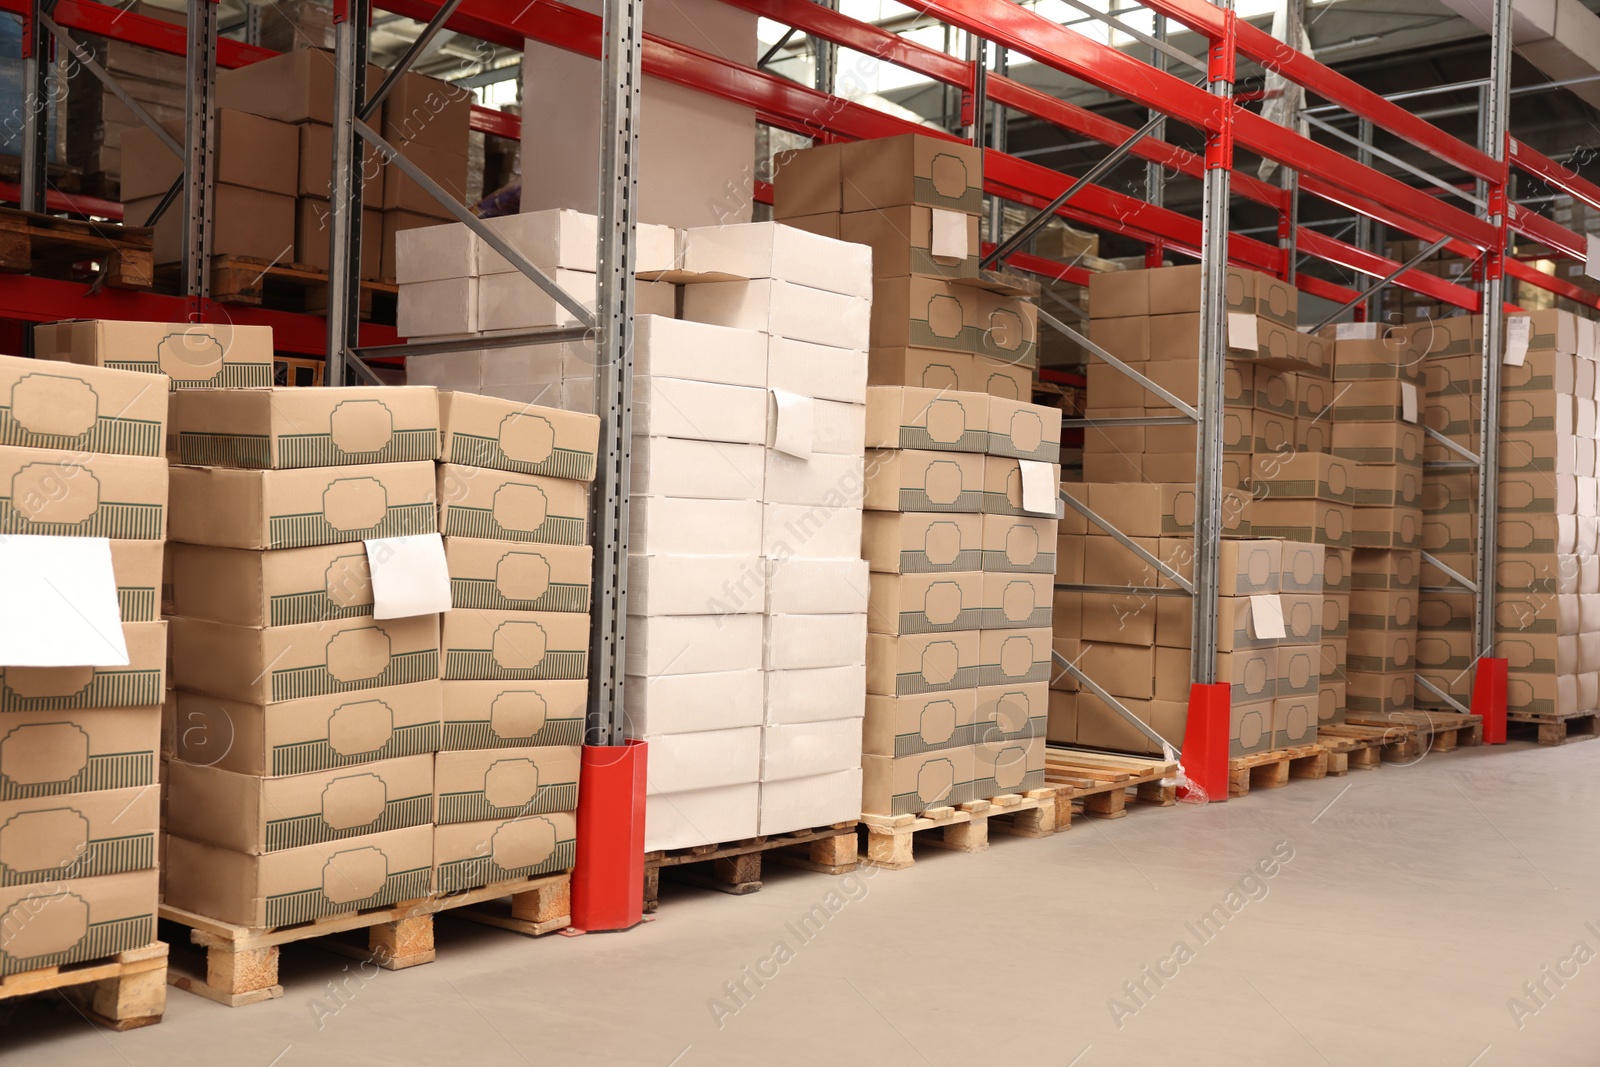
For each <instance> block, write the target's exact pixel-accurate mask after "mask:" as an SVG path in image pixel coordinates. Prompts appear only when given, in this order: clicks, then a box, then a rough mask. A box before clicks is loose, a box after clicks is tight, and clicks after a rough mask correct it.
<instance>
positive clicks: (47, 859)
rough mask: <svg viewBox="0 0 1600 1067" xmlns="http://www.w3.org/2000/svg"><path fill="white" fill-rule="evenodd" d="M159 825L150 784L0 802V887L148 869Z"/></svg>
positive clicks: (158, 802) (157, 798)
mask: <svg viewBox="0 0 1600 1067" xmlns="http://www.w3.org/2000/svg"><path fill="white" fill-rule="evenodd" d="M160 829H161V798H160V796H159V794H158V792H157V791H156V790H154V789H148V788H146V789H103V790H98V791H96V792H92V793H73V794H70V795H68V796H61V797H55V796H42V797H32V798H27V799H18V800H10V801H4V802H0V887H8V886H17V885H34V884H38V883H41V882H43V883H59V882H60V881H61V880H63V879H68V878H99V877H104V876H107V875H113V874H122V873H124V872H126V871H144V870H150V869H151V868H153V867H155V865H156V838H157V836H158V834H159V833H160ZM50 888H52V889H54V888H55V886H54V885H51V886H50Z"/></svg>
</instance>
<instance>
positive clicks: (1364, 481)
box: [1345, 423, 1422, 507]
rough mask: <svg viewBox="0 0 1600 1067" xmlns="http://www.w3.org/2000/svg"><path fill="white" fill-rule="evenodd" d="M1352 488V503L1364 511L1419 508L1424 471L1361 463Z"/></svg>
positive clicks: (1353, 477)
mask: <svg viewBox="0 0 1600 1067" xmlns="http://www.w3.org/2000/svg"><path fill="white" fill-rule="evenodd" d="M1345 425H1347V426H1349V425H1352V424H1351V423H1346V424H1345ZM1350 484H1351V488H1352V497H1353V499H1352V500H1351V503H1354V504H1356V505H1359V506H1362V507H1374V506H1376V507H1396V506H1399V507H1419V506H1420V504H1421V501H1422V471H1421V469H1420V468H1417V467H1398V466H1393V465H1385V464H1382V463H1358V464H1356V466H1355V468H1354V469H1353V470H1352V471H1351V478H1350Z"/></svg>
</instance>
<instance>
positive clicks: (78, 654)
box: [0, 535, 128, 667]
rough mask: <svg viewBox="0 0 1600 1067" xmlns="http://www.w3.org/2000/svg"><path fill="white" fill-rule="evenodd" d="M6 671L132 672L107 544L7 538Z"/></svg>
mask: <svg viewBox="0 0 1600 1067" xmlns="http://www.w3.org/2000/svg"><path fill="white" fill-rule="evenodd" d="M0 664H3V665H5V666H7V667H125V666H127V664H128V646H127V643H126V642H125V641H124V640H123V637H122V612H121V609H120V608H119V607H118V605H117V579H116V577H115V576H114V575H113V574H112V573H111V542H110V541H108V540H106V539H105V538H104V537H34V536H26V535H15V536H11V537H0Z"/></svg>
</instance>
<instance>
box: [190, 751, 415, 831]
mask: <svg viewBox="0 0 1600 1067" xmlns="http://www.w3.org/2000/svg"><path fill="white" fill-rule="evenodd" d="M433 761H434V757H433V754H432V753H426V752H425V753H422V754H420V755H415V756H404V757H401V758H399V759H390V760H379V761H377V762H373V763H366V764H363V765H361V766H360V767H350V768H338V769H336V770H330V771H317V772H312V773H308V774H297V775H292V776H289V777H283V778H258V777H256V776H254V775H248V774H237V773H235V772H233V771H224V770H219V769H217V768H216V767H202V766H196V765H194V764H190V763H184V762H182V761H181V760H172V761H169V762H168V764H167V767H166V776H167V777H166V782H165V790H166V792H165V797H164V799H165V801H166V804H165V811H166V826H167V831H168V832H169V833H173V834H177V835H178V836H180V837H183V838H186V839H187V840H190V841H195V842H199V843H202V844H208V845H216V846H217V847H219V848H226V849H231V850H233V851H235V852H245V853H249V854H251V855H260V854H262V853H267V852H281V851H283V850H285V849H293V848H300V847H303V846H307V845H315V844H322V843H327V842H331V841H341V840H344V839H346V838H350V837H355V836H358V835H362V834H374V833H380V832H382V831H385V830H399V829H403V828H405V827H408V826H423V825H427V824H429V823H432V822H433V813H434V805H433V797H434V768H433Z"/></svg>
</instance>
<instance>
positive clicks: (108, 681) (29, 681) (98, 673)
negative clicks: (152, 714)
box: [0, 622, 167, 747]
mask: <svg viewBox="0 0 1600 1067" xmlns="http://www.w3.org/2000/svg"><path fill="white" fill-rule="evenodd" d="M122 635H123V639H124V641H125V642H126V643H127V648H128V664H127V666H122V667H0V712H7V711H45V710H58V711H66V710H68V709H77V708H127V707H144V706H146V705H153V704H160V703H161V701H162V698H163V696H164V690H165V685H166V666H167V624H166V623H164V622H127V623H123V624H122ZM80 747H81V746H80Z"/></svg>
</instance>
